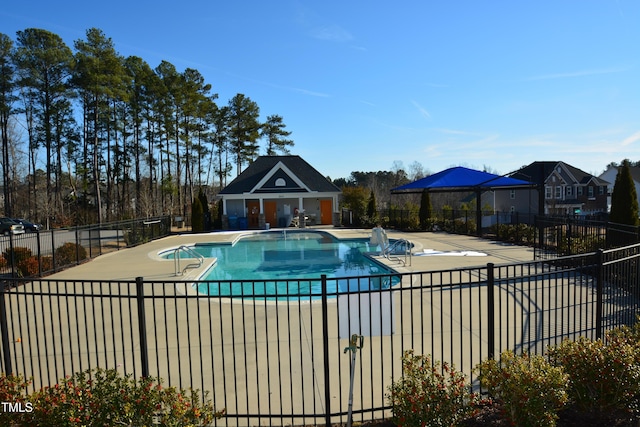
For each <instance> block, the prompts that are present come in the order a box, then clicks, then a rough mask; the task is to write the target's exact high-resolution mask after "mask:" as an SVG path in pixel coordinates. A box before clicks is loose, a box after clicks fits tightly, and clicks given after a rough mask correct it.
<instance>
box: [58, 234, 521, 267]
mask: <svg viewBox="0 0 640 427" xmlns="http://www.w3.org/2000/svg"><path fill="white" fill-rule="evenodd" d="M286 230H297V229H286ZM307 230H322V231H326V232H329V233H331V234H332V235H334V236H336V237H338V238H342V239H350V238H369V237H370V236H371V230H370V229H341V228H323V229H307ZM271 231H278V229H273V230H271ZM242 233H246V231H245V232H214V233H205V234H190V233H185V234H176V235H172V236H169V237H165V238H162V239H158V240H155V241H152V242H149V243H145V244H143V245H140V246H136V247H133V248H126V249H122V250H119V251H115V252H111V253H108V254H105V255H101V256H98V257H97V258H95V259H93V260H91V261H89V262H87V263H85V264H82V265H79V266H76V267H73V268H70V269H67V270H65V271H61V272H59V273H56V274H54V275H52V276H49V278H50V279H60V280H67V279H75V280H81V279H85V280H133V279H135V278H136V277H143V278H144V279H145V280H193V279H194V278H196V277H198V276H199V275H200V274H201V273H202V271H203V270H204V269H206V268H208V267H209V266H210V263H207V262H205V264H204V265H203V266H202V267H201V268H199V269H193V270H189V271H188V272H187V273H186V275H185V276H181V275H178V276H176V274H175V266H174V261H173V260H162V259H160V258H159V257H158V253H159V252H162V251H164V250H167V249H170V248H177V247H179V246H181V245H190V244H194V243H217V242H219V243H231V242H233V241H234V240H235V239H237V238H238V236H239V235H241V234H242ZM387 234H388V236H389V238H390V239H407V240H410V241H411V242H412V243H414V245H415V250H414V251H413V252H414V253H415V252H417V253H422V254H425V250H432V251H434V252H442V254H440V255H433V254H432V255H420V256H413V257H412V259H411V265H410V266H409V265H407V266H403V265H402V264H401V263H398V262H392V261H389V260H387V259H384V258H382V257H377V259H378V260H379V261H381V262H383V263H384V264H387V265H389V266H390V267H391V268H393V269H395V270H396V271H398V272H400V273H404V272H419V271H433V270H449V269H454V268H464V267H475V266H485V265H486V264H487V263H490V262H491V263H494V264H504V263H514V262H526V261H533V248H529V247H525V246H518V245H513V244H509V243H503V242H496V241H492V240H487V239H481V238H477V237H473V236H464V235H456V234H448V233H445V232H436V233H433V232H415V233H409V232H398V231H393V230H388V231H387ZM460 252H469V253H474V252H475V253H481V254H486V256H473V255H471V256H468V255H467V256H465V255H461V254H460ZM452 255H456V256H452ZM185 264H186V263H185ZM183 265H184V264H183Z"/></svg>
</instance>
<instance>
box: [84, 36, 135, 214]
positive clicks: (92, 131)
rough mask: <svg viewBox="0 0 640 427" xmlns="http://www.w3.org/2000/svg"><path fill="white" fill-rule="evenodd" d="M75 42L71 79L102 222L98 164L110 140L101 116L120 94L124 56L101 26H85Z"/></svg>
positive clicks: (122, 88) (108, 113)
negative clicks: (78, 98) (78, 95)
mask: <svg viewBox="0 0 640 427" xmlns="http://www.w3.org/2000/svg"><path fill="white" fill-rule="evenodd" d="M74 46H75V48H76V50H77V53H76V59H77V63H76V70H75V75H74V82H75V84H76V86H77V88H78V90H79V91H80V93H81V99H82V103H83V108H84V116H85V120H86V121H87V123H86V124H85V126H84V129H85V135H84V141H85V148H84V153H85V156H86V158H85V160H86V162H87V164H90V165H91V171H92V175H93V176H92V180H93V186H94V193H95V194H94V196H95V200H96V207H97V215H98V223H102V220H103V212H102V196H101V188H100V182H101V178H102V175H103V174H102V169H101V164H102V161H103V158H104V152H103V148H104V147H103V146H104V145H105V144H104V143H105V142H108V141H109V136H108V135H109V132H108V127H107V126H106V124H107V121H106V120H103V117H102V116H103V115H104V116H105V119H106V118H108V117H109V115H110V108H111V101H113V100H117V99H121V97H122V96H123V92H124V86H123V84H124V79H123V78H124V67H123V60H122V58H121V57H120V56H119V55H118V54H117V52H116V50H115V47H114V45H113V41H112V40H111V38H109V37H106V36H105V34H104V33H103V32H102V30H99V29H97V28H91V29H89V30H87V37H86V40H76V42H75V43H74ZM105 134H106V135H107V137H106V138H105V137H104V135H105ZM109 152H110V147H109V146H108V144H107V148H106V153H107V154H109ZM109 163H110V162H108V161H107V171H106V177H107V179H110V178H111V177H112V173H111V171H110V170H109V168H110V165H109ZM107 211H109V210H107Z"/></svg>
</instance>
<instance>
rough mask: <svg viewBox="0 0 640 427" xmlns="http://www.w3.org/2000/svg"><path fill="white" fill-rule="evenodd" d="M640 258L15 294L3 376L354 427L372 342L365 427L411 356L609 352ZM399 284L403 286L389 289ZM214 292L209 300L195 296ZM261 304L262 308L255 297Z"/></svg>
mask: <svg viewBox="0 0 640 427" xmlns="http://www.w3.org/2000/svg"><path fill="white" fill-rule="evenodd" d="M639 274H640V245H635V246H629V247H625V248H621V249H615V250H607V251H603V250H600V251H598V252H592V253H589V254H584V255H579V256H572V257H560V258H556V259H551V260H546V261H536V262H526V263H517V264H504V265H493V264H487V265H486V266H483V267H476V268H462V269H455V270H446V271H431V272H420V273H407V274H399V273H394V274H392V275H386V276H372V277H351V278H340V279H329V278H326V277H324V276H323V277H319V278H318V279H317V280H308V279H307V280H287V281H283V282H279V283H278V285H280V286H276V287H274V294H273V295H271V296H269V297H265V296H264V289H266V288H269V287H270V286H271V285H273V283H268V282H262V281H255V282H195V283H194V282H179V281H176V282H155V281H153V282H152V281H145V280H144V279H142V278H139V279H138V280H136V281H134V282H128V281H118V282H116V281H114V282H95V281H56V280H44V279H40V280H30V281H24V280H19V279H8V280H5V281H2V282H1V286H0V338H1V340H2V343H1V344H2V345H1V347H0V350H1V352H0V355H1V356H2V357H1V361H2V370H3V371H4V372H7V373H21V374H24V375H26V376H27V377H33V379H34V383H33V385H32V387H34V388H38V387H40V386H43V385H49V384H53V383H55V382H56V381H57V380H58V379H60V378H62V377H64V376H65V375H69V374H72V373H75V372H78V371H82V370H86V369H88V368H93V367H98V366H99V367H102V368H115V369H118V370H119V371H122V372H126V373H132V374H134V375H135V376H140V375H152V376H159V377H162V378H164V380H165V381H166V383H167V384H169V385H173V386H178V387H182V388H187V387H193V388H198V389H201V390H206V391H209V392H210V398H212V400H213V402H214V405H215V407H216V408H217V409H221V408H225V409H226V416H225V418H223V419H222V420H219V421H217V423H219V424H222V425H266V424H269V425H309V424H313V425H323V424H324V425H329V424H330V423H337V422H345V421H346V416H347V413H348V398H349V396H348V391H349V387H350V378H351V375H350V374H351V366H352V365H351V362H350V361H351V356H350V353H351V351H347V350H349V346H350V337H351V336H352V335H353V334H355V335H362V336H364V338H363V345H362V348H359V349H357V354H356V364H355V365H354V366H355V371H354V378H355V383H354V395H353V413H354V414H355V415H354V419H355V420H356V421H357V420H367V419H372V418H382V417H386V416H389V415H390V407H389V404H388V400H387V398H386V393H387V390H388V387H389V386H390V384H391V383H392V382H393V381H394V380H397V379H398V378H400V376H401V375H402V372H401V357H402V353H403V351H404V350H407V349H414V350H415V351H416V353H422V354H431V355H432V356H433V358H434V359H436V360H441V361H447V362H450V363H453V364H454V365H455V366H456V367H457V368H458V369H460V370H462V371H463V372H464V373H466V374H467V375H468V376H469V377H470V379H471V381H472V382H473V383H474V384H475V385H476V386H477V381H476V380H477V379H476V377H475V375H474V373H473V367H474V366H476V365H477V364H478V363H479V362H481V361H482V360H485V359H486V358H489V357H493V356H496V355H497V354H499V353H500V352H501V351H502V350H505V349H515V350H516V351H518V352H523V351H531V352H537V353H541V352H543V351H544V350H545V348H546V346H548V345H553V344H557V343H559V342H561V341H562V340H563V339H565V338H570V339H574V338H577V337H579V336H586V337H589V338H599V337H602V336H603V333H604V332H605V331H606V330H608V329H611V328H614V327H616V326H620V325H624V324H632V323H633V322H634V321H635V319H636V315H637V314H638V312H639V309H640V300H639V298H638V296H639V286H640V285H639V283H638V275H639ZM389 283H395V285H394V286H392V287H389V286H387V285H388V284H389ZM203 288H206V289H207V291H208V294H204V293H201V292H197V289H199V290H203ZM256 295H258V296H256Z"/></svg>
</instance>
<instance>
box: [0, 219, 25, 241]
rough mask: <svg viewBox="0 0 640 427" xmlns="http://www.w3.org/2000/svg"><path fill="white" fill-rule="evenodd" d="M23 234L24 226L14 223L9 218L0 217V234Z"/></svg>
mask: <svg viewBox="0 0 640 427" xmlns="http://www.w3.org/2000/svg"><path fill="white" fill-rule="evenodd" d="M22 233H24V226H23V225H22V224H20V223H18V222H15V221H14V220H12V219H11V218H7V217H0V234H3V235H5V236H8V235H9V234H22Z"/></svg>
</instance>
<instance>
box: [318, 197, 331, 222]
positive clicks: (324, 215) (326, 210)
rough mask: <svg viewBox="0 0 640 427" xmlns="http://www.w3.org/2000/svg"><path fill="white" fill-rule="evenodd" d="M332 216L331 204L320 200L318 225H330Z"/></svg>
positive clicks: (329, 201)
mask: <svg viewBox="0 0 640 427" xmlns="http://www.w3.org/2000/svg"><path fill="white" fill-rule="evenodd" d="M332 215H333V202H332V201H331V199H329V200H320V224H322V225H331V223H332V218H331V217H332Z"/></svg>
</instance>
